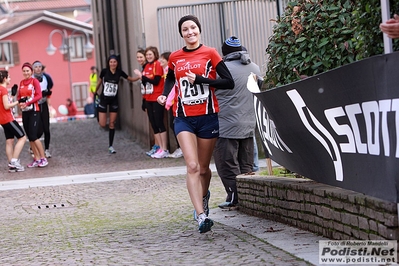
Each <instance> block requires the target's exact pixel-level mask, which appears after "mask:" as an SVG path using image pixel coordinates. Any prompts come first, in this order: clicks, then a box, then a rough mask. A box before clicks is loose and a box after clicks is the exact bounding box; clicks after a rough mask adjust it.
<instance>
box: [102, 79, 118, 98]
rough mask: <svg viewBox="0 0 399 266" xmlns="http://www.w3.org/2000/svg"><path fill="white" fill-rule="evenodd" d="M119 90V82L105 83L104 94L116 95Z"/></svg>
mask: <svg viewBox="0 0 399 266" xmlns="http://www.w3.org/2000/svg"><path fill="white" fill-rule="evenodd" d="M117 91H118V84H114V83H109V82H105V83H104V96H107V97H112V96H116V92H117Z"/></svg>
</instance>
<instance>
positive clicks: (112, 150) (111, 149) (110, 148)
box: [108, 146, 116, 154]
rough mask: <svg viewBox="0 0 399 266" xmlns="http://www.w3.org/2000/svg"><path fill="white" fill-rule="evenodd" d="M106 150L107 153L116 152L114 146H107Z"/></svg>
mask: <svg viewBox="0 0 399 266" xmlns="http://www.w3.org/2000/svg"><path fill="white" fill-rule="evenodd" d="M108 152H109V154H114V153H116V150H115V149H114V147H112V146H109V148H108Z"/></svg>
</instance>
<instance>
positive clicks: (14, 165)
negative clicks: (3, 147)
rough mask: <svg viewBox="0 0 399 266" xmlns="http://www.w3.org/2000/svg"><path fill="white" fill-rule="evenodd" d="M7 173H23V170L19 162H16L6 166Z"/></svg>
mask: <svg viewBox="0 0 399 266" xmlns="http://www.w3.org/2000/svg"><path fill="white" fill-rule="evenodd" d="M8 171H9V172H13V173H14V172H23V171H25V168H24V167H23V166H22V165H21V163H20V161H19V160H17V161H15V162H11V163H9V164H8Z"/></svg>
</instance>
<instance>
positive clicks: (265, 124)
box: [254, 97, 292, 155]
mask: <svg viewBox="0 0 399 266" xmlns="http://www.w3.org/2000/svg"><path fill="white" fill-rule="evenodd" d="M254 108H255V115H256V119H257V121H258V122H257V123H258V125H260V126H258V129H259V133H260V136H261V137H262V141H263V144H265V147H266V149H267V150H268V152H269V154H270V155H273V153H272V151H271V149H270V147H269V142H270V143H271V144H272V145H273V146H274V147H275V148H276V149H279V150H281V151H287V152H289V153H292V151H291V150H290V148H289V147H288V146H287V144H285V143H284V141H283V140H282V139H281V138H280V136H279V134H278V132H277V130H276V126H275V124H274V121H273V120H272V119H270V117H269V115H268V113H267V111H266V109H265V107H263V105H262V103H261V102H260V101H259V99H258V98H257V97H255V98H254ZM266 140H268V142H267V141H266Z"/></svg>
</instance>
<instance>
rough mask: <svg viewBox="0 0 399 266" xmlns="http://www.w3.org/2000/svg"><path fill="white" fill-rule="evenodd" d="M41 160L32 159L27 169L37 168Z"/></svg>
mask: <svg viewBox="0 0 399 266" xmlns="http://www.w3.org/2000/svg"><path fill="white" fill-rule="evenodd" d="M40 162H41V160H35V159H33V162H31V163H30V164H28V168H33V167H38V166H39V164H40Z"/></svg>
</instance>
